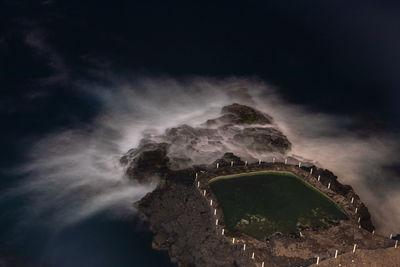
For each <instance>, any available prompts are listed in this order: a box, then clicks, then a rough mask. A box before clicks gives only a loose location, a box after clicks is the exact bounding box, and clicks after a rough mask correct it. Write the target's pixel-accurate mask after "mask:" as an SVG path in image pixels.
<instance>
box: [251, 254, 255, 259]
mask: <svg viewBox="0 0 400 267" xmlns="http://www.w3.org/2000/svg"><path fill="white" fill-rule="evenodd" d="M251 258H252V259H253V260H254V252H253V254H251Z"/></svg>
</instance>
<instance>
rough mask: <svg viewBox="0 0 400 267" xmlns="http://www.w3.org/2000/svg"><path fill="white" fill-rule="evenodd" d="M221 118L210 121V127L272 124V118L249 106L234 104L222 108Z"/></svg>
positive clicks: (208, 122)
mask: <svg viewBox="0 0 400 267" xmlns="http://www.w3.org/2000/svg"><path fill="white" fill-rule="evenodd" d="M221 113H222V114H223V115H222V116H221V117H219V118H217V119H212V120H208V121H207V124H208V125H215V124H218V123H223V124H236V125H242V124H261V125H265V124H271V123H272V117H271V116H269V115H267V114H264V113H262V112H260V111H258V110H256V109H254V108H251V107H249V106H245V105H240V104H238V103H234V104H232V105H229V106H225V107H223V108H222V110H221Z"/></svg>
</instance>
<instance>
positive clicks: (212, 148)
mask: <svg viewBox="0 0 400 267" xmlns="http://www.w3.org/2000/svg"><path fill="white" fill-rule="evenodd" d="M290 149H291V143H290V142H289V140H288V139H287V138H286V136H285V135H284V134H283V133H282V132H281V131H280V130H279V129H278V127H277V126H276V125H275V124H274V122H273V119H272V117H270V116H269V115H267V114H264V113H262V112H260V111H258V110H256V109H254V108H252V107H249V106H244V105H240V104H236V103H235V104H232V105H229V106H225V107H223V108H222V110H221V116H220V117H218V118H215V119H210V120H207V121H206V122H205V123H203V124H201V125H200V126H197V127H194V126H190V125H186V124H183V125H179V126H177V127H173V128H169V129H167V130H166V131H165V132H164V133H163V134H158V133H156V132H154V131H151V130H150V131H147V132H145V133H144V135H143V138H142V140H141V141H140V143H139V145H138V147H137V148H135V149H132V150H130V151H128V153H126V155H124V156H123V157H122V158H121V160H120V161H121V164H123V165H125V166H126V173H127V176H128V177H129V178H131V179H135V180H137V181H139V182H143V183H145V182H147V181H148V179H150V178H151V177H152V176H154V175H156V176H158V177H159V178H161V182H160V183H159V186H158V187H157V189H155V190H154V191H153V192H151V193H149V194H147V195H146V196H145V197H144V198H143V199H141V200H140V201H139V202H137V203H136V204H135V205H136V207H137V209H138V211H139V213H140V214H141V215H142V216H143V218H144V220H146V221H148V222H149V224H150V227H151V231H152V232H153V233H154V238H153V247H154V248H155V249H164V250H168V253H169V255H170V258H171V260H172V261H173V262H176V263H178V265H179V266H261V263H262V262H264V266H309V265H312V264H313V263H315V257H316V255H319V256H320V257H321V261H323V260H325V259H329V258H331V257H333V255H334V253H335V250H338V252H339V255H341V254H344V253H347V252H348V251H351V250H352V249H353V245H354V244H355V243H356V244H357V245H358V246H359V248H360V249H365V250H375V249H380V248H387V247H391V246H393V244H392V243H393V240H389V239H388V238H387V237H381V236H379V235H376V234H372V231H373V230H374V226H373V224H372V222H371V216H370V214H369V211H368V209H367V207H366V206H365V205H364V204H363V203H362V202H361V200H360V198H359V196H358V195H357V194H356V193H355V192H354V190H353V188H352V187H351V186H349V185H343V184H341V183H340V182H339V181H338V178H337V177H336V176H335V175H334V174H333V173H332V172H331V171H329V170H326V169H320V168H317V167H316V166H314V165H313V164H312V163H309V162H304V163H303V164H302V166H301V167H299V166H298V165H296V164H297V163H298V162H299V161H298V159H296V158H295V157H294V156H288V155H287V153H288V152H289V151H290ZM259 155H262V156H263V157H264V158H265V157H266V155H268V157H269V158H271V159H272V156H273V157H274V158H275V157H276V159H277V162H274V163H266V162H260V163H259V162H258V156H259ZM284 159H287V164H286V163H284ZM278 161H279V162H278ZM217 165H218V167H219V168H216V166H217ZM260 170H276V171H289V172H292V173H294V174H296V175H297V176H298V177H300V178H302V179H304V181H306V182H307V183H309V184H311V185H313V186H314V187H315V188H317V189H318V190H320V191H321V192H323V193H324V194H326V195H327V196H328V197H330V198H331V199H332V200H333V201H335V202H336V203H337V204H338V205H339V206H340V207H342V208H343V209H344V210H345V212H346V213H347V214H348V217H349V219H348V220H342V221H339V222H334V223H333V222H332V223H331V224H330V227H327V228H326V227H325V228H313V229H302V230H301V232H298V233H292V234H290V235H282V234H279V233H276V234H274V235H272V236H270V237H269V238H268V239H267V240H263V241H260V240H256V239H254V238H252V237H250V236H247V235H245V234H243V233H241V232H238V231H229V230H227V229H226V228H225V224H224V217H223V213H222V210H221V208H220V206H219V204H218V202H217V199H216V197H215V196H214V195H213V193H212V192H211V190H210V188H209V187H208V181H209V180H210V179H212V178H214V177H216V176H221V175H229V174H237V173H244V172H252V171H260ZM311 172H312V174H311ZM196 173H197V175H196ZM196 176H197V178H196ZM317 177H319V179H318V178H317ZM198 185H199V186H198ZM328 186H329V188H328ZM211 200H213V204H212V205H211V203H210V201H211ZM216 220H218V222H217V221H216ZM222 229H224V234H222ZM233 239H234V240H233ZM244 245H246V249H245V250H244ZM253 253H254V257H253Z"/></svg>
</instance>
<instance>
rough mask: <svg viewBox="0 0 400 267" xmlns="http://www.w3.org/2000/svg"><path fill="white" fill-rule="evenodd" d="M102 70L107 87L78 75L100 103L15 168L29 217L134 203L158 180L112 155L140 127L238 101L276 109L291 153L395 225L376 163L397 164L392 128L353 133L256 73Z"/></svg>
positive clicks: (388, 228)
mask: <svg viewBox="0 0 400 267" xmlns="http://www.w3.org/2000/svg"><path fill="white" fill-rule="evenodd" d="M110 79H111V83H112V84H113V85H109V86H99V85H93V84H80V87H81V88H82V90H85V91H88V90H90V92H92V93H93V97H95V98H97V99H98V100H99V101H100V103H102V110H101V112H100V113H99V115H98V117H97V118H96V119H95V120H94V121H93V122H92V123H91V124H90V125H88V126H86V127H85V128H84V129H71V130H67V131H60V132H55V133H52V134H50V135H49V136H47V137H45V138H43V139H42V140H40V141H39V142H38V143H37V144H36V145H34V146H33V147H32V149H31V152H30V154H29V158H30V160H29V161H28V162H27V163H26V164H25V165H24V166H21V168H19V169H18V171H17V172H19V173H20V174H24V175H25V176H26V178H25V179H24V180H23V181H22V182H21V184H20V185H19V186H17V187H16V188H14V189H12V190H10V191H9V192H8V193H7V195H8V196H10V195H28V196H29V197H30V199H31V201H30V204H29V207H27V214H28V215H29V218H32V219H35V218H39V217H43V215H46V216H47V217H49V218H50V219H49V220H47V222H48V223H50V224H51V225H57V226H58V227H62V226H63V225H66V224H71V223H75V222H78V221H80V220H83V219H85V218H88V217H89V216H92V215H93V214H95V213H97V212H99V211H104V210H115V209H116V208H119V209H129V212H132V209H133V208H132V203H133V202H134V201H136V200H138V199H140V198H141V197H143V196H144V194H146V193H147V192H149V191H151V190H152V189H153V188H154V187H155V184H156V182H153V183H150V184H148V185H139V184H137V183H135V182H134V181H129V179H127V178H126V177H124V169H123V168H122V167H121V166H120V164H119V158H120V157H121V156H122V155H123V154H124V153H125V152H127V151H128V150H129V149H131V148H133V147H135V146H137V145H138V142H139V141H140V139H141V137H142V134H143V132H144V131H146V130H147V129H152V130H153V131H155V132H159V133H162V132H163V131H164V130H165V129H166V128H169V127H173V126H176V125H179V124H183V123H186V124H189V125H192V126H198V125H200V124H201V123H203V122H204V121H206V120H207V119H209V118H215V117H218V116H219V112H220V109H221V107H222V106H224V105H226V104H231V103H232V102H243V103H244V104H249V103H251V104H252V105H254V106H255V107H257V108H259V109H260V110H263V111H264V112H266V113H268V114H270V115H271V116H273V117H274V120H275V123H276V124H277V125H278V127H279V128H280V129H281V130H282V131H283V132H284V134H286V135H287V136H288V138H289V140H290V141H291V142H292V144H293V148H292V151H291V152H290V153H291V154H292V155H296V156H300V157H303V158H306V159H309V160H312V161H314V162H315V163H316V164H317V165H319V166H320V167H324V168H328V169H330V170H332V171H333V172H334V173H335V174H337V175H338V176H339V180H340V181H341V182H343V183H347V184H350V185H352V186H353V187H354V188H355V189H356V191H357V192H358V193H359V194H360V196H361V198H362V200H363V201H364V202H365V203H366V205H367V206H368V207H369V208H370V210H371V212H372V215H373V218H374V222H375V223H376V225H377V226H378V228H379V230H381V231H382V232H400V229H399V225H400V206H399V205H397V204H398V203H400V197H399V196H400V194H399V193H398V192H399V190H400V188H399V184H393V183H394V182H393V181H392V183H391V184H387V183H386V182H385V177H388V176H391V175H393V174H392V173H389V172H388V171H387V170H386V169H385V168H384V166H385V165H388V164H398V162H397V160H396V157H393V155H394V153H395V151H396V149H397V144H396V143H395V142H394V141H393V139H392V138H391V137H388V136H387V137H385V139H384V140H383V138H382V137H381V136H380V137H378V136H371V135H370V136H363V137H360V136H358V135H356V134H354V133H352V132H351V131H349V130H347V129H348V128H346V127H344V125H345V124H346V125H348V124H351V121H349V120H343V119H342V118H339V117H333V116H329V115H326V114H315V113H311V112H308V111H307V110H306V109H305V108H303V107H301V106H293V105H289V104H288V103H285V102H284V101H283V100H282V99H281V98H280V97H279V95H278V93H277V90H275V89H273V88H271V87H270V86H268V85H267V84H266V83H264V82H262V81H260V80H257V79H244V78H228V79H211V78H201V77H195V78H193V77H192V78H188V79H184V80H175V79H171V78H168V77H162V78H160V77H158V78H154V77H150V78H149V77H147V78H140V79H135V80H133V81H132V80H124V81H121V79H120V77H119V78H118V79H114V78H112V77H111V78H110ZM238 88H248V89H249V93H250V95H251V96H252V99H253V100H251V99H249V98H248V96H247V95H246V94H244V95H243V96H242V97H240V96H239V98H238V94H235V96H234V97H232V94H231V91H232V90H237V89H238ZM253 101H254V102H253ZM239 153H240V152H239ZM257 156H260V155H257ZM261 156H262V155H261ZM265 156H267V155H265ZM382 207H385V208H382ZM24 221H25V222H26V223H29V220H24Z"/></svg>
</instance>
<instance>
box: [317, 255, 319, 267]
mask: <svg viewBox="0 0 400 267" xmlns="http://www.w3.org/2000/svg"><path fill="white" fill-rule="evenodd" d="M318 264H319V256H318V257H317V265H318Z"/></svg>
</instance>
